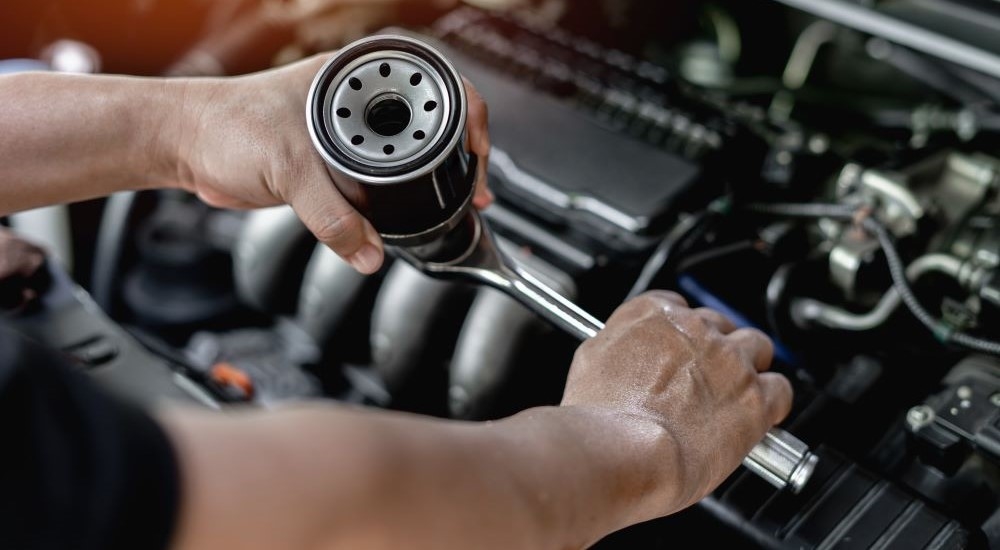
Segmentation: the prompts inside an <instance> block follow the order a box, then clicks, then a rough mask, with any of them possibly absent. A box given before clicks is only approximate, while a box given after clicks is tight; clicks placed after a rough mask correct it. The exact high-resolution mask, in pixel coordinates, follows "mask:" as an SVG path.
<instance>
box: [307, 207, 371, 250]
mask: <svg viewBox="0 0 1000 550" xmlns="http://www.w3.org/2000/svg"><path fill="white" fill-rule="evenodd" d="M362 228H363V226H362V224H361V215H360V214H358V213H357V212H355V211H353V210H349V211H347V212H340V213H334V214H333V215H331V216H330V217H329V218H327V219H326V220H324V221H322V222H320V223H319V224H317V225H316V227H315V229H314V230H313V233H314V234H315V236H316V238H317V239H319V240H320V241H321V242H323V243H325V244H327V245H329V246H331V247H333V248H334V249H338V248H341V247H344V246H346V245H347V244H348V243H350V242H351V241H352V240H356V238H357V236H358V235H360V234H361V232H362ZM337 251H338V252H340V250H337Z"/></svg>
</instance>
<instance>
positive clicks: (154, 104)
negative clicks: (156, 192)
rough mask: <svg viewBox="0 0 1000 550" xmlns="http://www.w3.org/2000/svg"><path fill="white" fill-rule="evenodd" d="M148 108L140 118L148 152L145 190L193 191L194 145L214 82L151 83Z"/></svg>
mask: <svg viewBox="0 0 1000 550" xmlns="http://www.w3.org/2000/svg"><path fill="white" fill-rule="evenodd" d="M152 83H153V84H152V89H151V90H149V94H150V96H149V97H148V101H145V103H146V104H147V106H148V108H145V109H143V112H142V113H141V114H140V115H139V116H140V117H141V120H142V124H140V127H141V128H142V130H141V131H142V132H143V135H142V136H139V138H138V139H137V142H140V143H143V147H144V149H145V151H146V152H147V162H148V167H147V172H146V177H145V178H144V179H142V181H143V182H144V188H146V189H184V190H187V191H193V190H194V184H195V179H196V177H195V174H196V172H197V171H196V169H195V167H194V165H195V163H194V161H195V158H194V154H195V152H196V151H195V148H194V147H193V145H194V143H195V142H196V140H197V134H198V131H199V127H200V126H201V124H202V122H203V119H204V117H205V114H206V109H208V108H209V107H210V105H211V97H212V94H213V90H214V89H215V87H216V86H218V83H217V81H215V80H213V79H188V78H165V79H156V80H153V81H152Z"/></svg>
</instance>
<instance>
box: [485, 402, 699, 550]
mask: <svg viewBox="0 0 1000 550" xmlns="http://www.w3.org/2000/svg"><path fill="white" fill-rule="evenodd" d="M504 422H505V423H508V426H509V428H510V432H511V433H513V434H514V436H513V437H512V438H511V440H512V441H511V443H512V444H513V446H515V447H517V446H518V445H521V446H527V445H528V444H529V443H530V442H537V441H544V442H545V443H544V444H543V445H542V450H540V451H539V452H538V456H537V457H536V458H535V459H534V460H535V461H536V462H538V463H539V464H540V465H539V467H538V470H539V471H538V472H536V474H537V475H539V476H540V477H541V478H542V481H540V482H539V485H540V486H541V487H545V486H548V485H553V484H557V483H558V484H560V485H561V486H562V487H566V488H571V490H568V491H567V493H568V494H567V497H568V501H567V502H564V503H562V506H563V509H562V510H557V511H553V510H552V509H551V508H554V507H558V506H560V503H558V502H544V503H542V504H543V505H544V506H546V507H547V508H545V509H542V510H538V511H536V512H535V515H536V516H537V517H539V518H543V519H544V520H545V521H547V522H549V523H550V524H551V523H560V524H561V525H562V526H563V529H562V531H565V532H567V533H569V534H570V536H571V537H572V536H576V537H582V538H583V539H584V540H573V541H572V544H574V545H590V544H593V543H595V542H596V541H597V540H598V538H600V537H602V536H604V535H606V534H608V533H610V532H613V531H617V530H619V529H622V528H624V527H627V526H629V525H633V524H635V523H639V522H642V521H646V520H649V519H653V518H656V517H660V516H663V515H666V514H668V513H672V512H674V511H677V510H679V509H680V508H681V507H682V503H683V502H684V500H683V499H684V495H683V494H682V491H681V490H680V489H681V484H680V483H679V482H680V481H681V480H682V479H683V472H682V471H681V468H682V462H681V460H680V452H679V448H678V446H677V443H676V440H675V439H674V437H673V435H672V434H670V432H669V431H668V430H666V429H665V428H664V427H663V425H662V424H661V423H658V422H656V421H654V420H653V419H652V418H651V417H649V416H646V415H639V414H632V413H628V412H622V411H618V410H614V409H611V408H608V407H601V406H591V405H574V406H562V407H541V408H536V409H530V410H528V411H524V412H522V413H520V414H518V415H515V416H514V417H511V418H510V419H508V420H506V421H504ZM501 424H503V423H501ZM538 432H542V433H538ZM512 454H513V453H512ZM552 459H554V460H552ZM529 504H530V503H529ZM553 515H555V516H557V518H556V519H553V518H552V516H553Z"/></svg>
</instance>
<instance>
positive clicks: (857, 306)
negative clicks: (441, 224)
mask: <svg viewBox="0 0 1000 550" xmlns="http://www.w3.org/2000/svg"><path fill="white" fill-rule="evenodd" d="M119 3H120V4H121V5H122V7H121V8H120V9H121V13H123V14H126V15H123V16H122V17H123V18H124V19H123V20H124V21H127V22H131V23H129V24H133V25H134V26H135V28H136V29H141V28H142V25H143V24H148V20H149V18H150V17H151V16H150V15H149V14H148V13H147V12H143V11H142V10H147V11H148V10H154V11H155V10H157V9H159V10H165V11H167V12H170V13H175V12H176V13H178V14H181V15H178V16H177V17H178V18H179V19H182V20H184V21H189V22H191V25H192V27H191V29H189V30H188V31H186V32H184V33H179V35H178V36H177V37H176V38H175V40H176V42H175V43H160V44H159V45H158V49H157V50H156V52H157V55H156V56H152V57H150V59H152V60H153V61H150V63H151V64H152V65H150V66H139V65H129V64H128V63H126V62H124V61H122V59H124V58H125V57H124V56H123V54H122V52H121V51H120V50H119V49H116V48H119V47H120V45H117V46H116V44H117V43H116V41H115V40H114V39H113V36H114V33H106V34H99V32H98V31H97V30H95V29H97V28H98V27H99V26H98V24H97V22H95V20H96V19H98V18H97V17H96V16H93V15H88V14H86V13H77V12H78V11H79V10H80V8H79V7H73V6H72V3H69V2H59V1H53V2H50V3H48V7H49V11H54V12H59V13H62V14H63V15H64V17H63V18H62V19H60V21H61V23H60V24H55V23H53V22H52V19H53V18H52V17H41V16H39V17H35V16H29V15H27V14H24V13H21V14H15V15H18V16H19V17H23V18H24V19H25V20H26V21H30V22H31V24H30V25H25V26H24V27H23V28H24V29H31V30H32V32H33V33H34V34H33V35H32V36H33V38H30V39H27V38H26V39H25V40H24V41H22V42H20V43H16V41H15V40H14V39H13V38H11V39H9V42H10V43H9V44H8V43H7V42H3V45H2V46H0V57H14V56H15V55H16V56H19V57H26V56H34V57H37V58H39V59H41V60H42V61H43V62H45V63H47V64H48V65H49V66H50V67H51V68H52V69H53V70H59V62H60V59H62V58H66V56H67V55H69V54H66V53H65V52H67V51H69V52H71V53H73V52H75V54H76V55H77V56H81V55H84V54H86V55H89V56H90V57H89V58H88V59H91V63H90V65H89V66H90V67H92V68H93V70H98V68H99V67H101V66H102V63H103V64H104V69H105V70H108V71H133V72H137V73H144V74H164V73H168V74H176V75H181V74H192V73H194V72H197V71H196V68H197V69H199V70H202V72H206V71H207V72H211V71H212V70H214V71H215V72H217V73H219V74H222V72H230V73H232V72H245V71H248V70H254V69H261V68H265V67H267V66H270V65H271V64H273V63H277V62H282V61H288V60H291V59H296V58H298V57H301V56H302V55H304V54H306V53H309V52H311V51H313V50H316V49H324V48H330V47H335V46H339V45H342V43H343V41H344V40H346V39H348V38H352V36H351V35H350V34H349V33H346V31H343V32H341V31H338V30H337V29H334V28H333V27H336V26H337V25H338V24H339V23H337V21H338V20H336V19H334V20H330V21H328V20H327V19H324V16H321V15H317V16H315V17H313V18H311V19H310V20H309V24H308V25H306V26H305V27H304V28H307V29H308V30H309V32H308V33H306V32H304V31H302V29H301V28H300V29H298V30H299V31H300V32H290V31H288V29H280V30H277V31H276V30H274V29H273V28H271V27H268V26H267V25H264V24H262V23H260V22H259V21H257V19H255V17H256V15H255V14H256V13H257V12H256V11H255V6H256V2H250V1H242V0H241V1H236V2H224V3H221V4H226V5H229V4H232V5H233V7H232V9H231V12H227V13H228V15H227V17H229V19H225V18H223V19H219V18H220V17H222V16H218V14H216V17H215V19H212V18H211V17H209V16H208V15H206V14H205V11H206V10H207V8H206V7H205V6H202V5H201V3H199V2H194V1H189V2H179V3H173V4H172V5H171V6H161V5H160V4H167V3H166V2H124V1H122V2H119ZM263 3H267V2H263ZM291 3H292V2H289V3H286V4H291ZM279 4H280V3H279ZM140 5H142V6H145V7H140ZM6 9H9V8H0V13H2V12H3V10H6ZM25 10H27V8H25ZM71 15H72V17H71ZM182 15H183V17H182ZM209 20H211V21H215V24H214V25H213V24H209V23H208V22H206V21H209ZM0 21H5V22H4V23H3V24H4V26H7V25H9V24H14V23H6V21H7V19H0ZM10 21H12V22H13V21H16V20H15V19H10ZM66 21H69V22H75V26H73V25H69V27H68V28H69V30H67V26H66V25H67V23H66ZM219 21H230V22H233V23H232V24H223V23H219ZM143 22H146V23H143ZM196 23H197V24H196ZM386 24H391V25H395V27H394V28H392V29H389V30H388V31H386V32H393V33H397V34H398V33H405V34H407V35H409V36H416V37H420V38H421V39H423V40H426V41H428V42H430V43H432V44H434V45H435V46H436V47H437V48H438V49H439V50H440V51H441V52H443V53H444V54H445V55H446V56H447V57H448V58H449V59H450V60H451V61H452V62H453V63H454V64H455V65H456V66H457V67H458V69H459V71H460V72H461V73H462V74H463V75H464V76H465V77H466V78H468V79H469V80H470V81H471V82H473V83H474V84H475V86H476V87H477V88H478V90H479V92H480V93H481V94H482V96H483V97H484V99H485V100H486V102H487V104H488V105H489V108H490V134H491V140H492V146H493V149H492V152H491V154H490V158H489V175H490V184H491V188H492V190H493V191H494V193H495V195H496V197H497V200H496V203H495V204H494V205H492V206H491V207H489V208H488V209H487V210H485V211H483V212H482V215H483V217H484V218H485V219H486V220H488V222H489V224H490V225H491V226H492V227H493V229H494V230H495V231H496V233H497V235H498V245H499V247H500V248H501V249H502V250H503V251H504V252H505V253H506V254H507V255H509V256H510V257H512V258H514V259H516V260H517V261H518V262H519V263H520V264H522V265H523V266H524V267H525V269H526V270H528V271H530V272H531V273H532V275H533V276H535V277H537V278H539V279H540V280H542V281H544V282H545V283H547V284H548V285H549V286H551V287H552V288H554V289H556V290H558V291H559V292H560V293H561V294H562V295H564V296H566V297H568V298H570V299H572V300H574V301H575V302H576V303H578V304H580V305H581V306H582V307H584V308H585V309H586V310H588V311H590V312H592V313H593V314H594V315H595V316H597V317H599V318H606V317H607V316H609V315H610V313H611V312H612V311H613V310H614V309H615V308H616V307H617V306H618V305H620V304H621V303H622V302H623V301H625V300H627V299H629V298H631V297H635V296H636V295H638V294H641V293H642V292H644V291H646V290H651V289H670V290H674V291H677V292H679V293H681V294H683V295H684V296H685V297H686V298H687V299H688V300H689V302H691V303H692V304H698V305H702V306H707V307H711V308H713V309H716V310H718V311H720V312H722V313H723V314H725V315H726V316H727V317H729V318H730V319H732V320H733V321H734V322H735V323H736V324H737V325H738V326H743V327H756V328H758V329H760V330H762V331H764V332H765V333H767V334H768V335H769V336H770V337H771V338H772V339H773V341H774V343H775V364H774V366H773V369H774V370H776V371H778V372H781V373H783V374H785V375H786V376H787V377H788V378H789V379H790V380H791V381H792V383H793V386H794V388H795V406H794V410H793V412H792V414H791V416H790V417H789V418H788V420H787V421H786V422H785V423H784V424H783V426H782V427H783V428H784V429H787V430H788V431H790V432H791V433H793V434H795V436H796V437H798V438H799V439H801V440H803V441H804V442H806V443H808V445H809V446H810V448H811V449H812V451H813V452H814V453H816V455H817V456H818V457H819V461H818V463H817V467H816V471H815V473H814V475H813V476H812V479H811V480H810V481H809V482H808V484H807V485H806V486H805V488H804V489H803V490H802V491H801V492H800V493H799V494H793V493H792V492H790V491H779V490H777V489H775V488H773V487H771V486H770V485H768V484H767V483H765V482H764V481H763V480H761V479H760V478H758V477H756V476H754V475H753V474H752V473H751V472H749V471H747V470H745V469H741V470H739V471H737V472H736V473H735V474H734V475H733V476H731V478H730V479H728V480H727V481H726V482H725V483H724V484H723V485H722V486H721V487H720V488H719V489H718V490H716V491H715V492H714V493H713V495H712V496H710V497H708V498H706V499H705V500H703V501H702V502H700V503H699V504H698V505H696V506H694V507H692V508H691V509H689V510H686V511H684V512H681V513H679V514H675V515H673V516H670V517H667V518H663V519H660V520H656V521H653V522H649V523H646V524H642V525H639V526H636V527H633V528H629V529H626V530H624V531H622V532H619V533H616V534H614V535H611V536H610V537H608V538H607V539H605V540H604V541H602V542H600V543H599V544H598V546H597V547H598V548H660V547H665V546H667V545H674V546H675V545H676V541H678V540H697V541H699V546H705V547H736V548H756V547H760V548H774V549H778V548H905V549H910V548H942V549H943V548H992V547H1000V331H997V330H996V327H997V326H998V322H1000V196H998V190H1000V147H998V145H1000V139H998V138H1000V41H998V38H997V37H1000V5H998V4H997V3H996V2H995V1H993V0H777V1H771V0H756V1H753V2H743V1H739V0H715V1H701V0H692V1H688V2H654V1H644V0H630V1H616V2H611V1H595V2H575V3H574V2H562V1H558V0H539V1H536V2H483V1H479V2H470V3H468V4H462V5H456V6H449V7H447V8H436V9H434V10H431V9H430V8H429V7H428V8H427V9H415V8H412V7H410V8H409V9H403V10H400V11H399V12H398V13H397V12H396V11H393V12H392V13H391V14H386V13H380V15H379V17H373V18H372V20H371V21H370V22H369V23H368V26H367V27H366V28H365V32H369V31H371V32H374V31H376V30H378V29H380V28H382V27H383V26H385V25H386ZM337 28H339V27H337ZM232 29H243V31H245V33H244V34H242V35H241V34H240V33H234V32H233V31H232ZM243 31H241V32H243ZM25 32H26V31H25ZM234 35H236V38H233V36H234ZM244 35H245V36H244ZM305 36H308V37H310V38H306V37H305ZM247 37H249V38H247ZM317 37H320V38H317ZM66 38H70V39H72V40H73V41H74V42H70V43H67V42H66V40H64V39H66ZM56 39H59V40H56ZM19 44H22V45H20V46H19ZM23 44H27V46H23ZM220 44H222V45H224V46H225V47H222V46H220ZM39 45H42V46H46V47H47V48H46V49H39ZM56 46H58V47H56ZM18 47H21V48H22V49H21V50H18V49H17V48H18ZM31 48H34V49H31ZM206 51H212V52H215V57H214V58H213V59H214V60H215V62H216V63H215V64H214V65H212V64H211V63H209V64H207V65H206V64H205V63H201V64H198V63H196V62H195V61H197V60H198V59H201V58H202V57H204V55H203V54H204V53H205V52H206ZM38 52H47V53H44V54H42V53H38ZM53 52H54V53H53ZM60 52H62V58H60ZM199 52H200V53H199ZM36 53H37V55H35V54H36ZM196 54H197V55H196ZM199 55H201V56H202V57H199ZM161 58H162V59H161ZM156 60H160V61H156ZM177 60H180V61H177ZM155 63H159V64H158V65H155ZM206 66H209V67H210V69H211V70H209V69H205V67H206ZM0 67H2V65H0ZM50 214H51V215H52V216H55V218H53V219H63V220H64V221H63V223H67V224H69V227H70V228H71V229H72V231H70V236H69V238H68V241H67V238H66V235H64V234H62V233H60V232H59V231H55V232H52V231H48V233H46V231H47V230H46V227H50V228H51V223H50V224H49V225H48V226H44V227H41V228H38V224H37V220H35V223H31V222H32V220H31V219H28V218H26V217H25V215H18V216H13V217H11V218H10V219H9V220H7V222H6V223H7V224H8V225H10V226H11V227H13V228H15V229H20V230H22V231H23V232H25V233H29V234H30V233H31V228H35V230H36V231H38V232H39V233H40V234H49V237H50V238H52V239H55V240H56V241H59V239H60V238H62V240H63V241H67V242H64V243H63V244H62V245H58V242H57V245H55V246H50V249H51V250H64V249H65V250H68V249H71V250H72V261H67V259H66V258H60V260H61V261H59V262H56V261H52V262H50V271H51V274H52V282H51V284H50V288H49V290H48V291H47V293H46V294H45V295H44V296H43V297H42V301H41V304H40V305H39V306H38V307H36V308H32V309H31V310H28V311H21V312H18V313H16V314H11V320H12V322H13V323H14V324H15V325H17V326H20V327H21V328H22V329H23V330H26V331H29V332H31V333H32V334H35V335H36V336H37V337H38V338H40V339H42V340H45V341H47V342H49V343H50V344H51V345H53V346H57V347H59V348H60V349H63V350H64V351H66V352H67V353H68V354H70V355H72V356H74V357H76V358H77V360H78V363H79V364H80V365H81V368H84V369H86V370H87V371H88V372H91V373H92V374H93V375H94V376H95V377H96V378H97V379H99V380H102V381H104V382H106V383H107V384H108V385H109V386H111V387H113V388H115V389H116V390H118V391H120V392H122V393H125V394H128V395H130V396H132V397H133V398H135V399H140V400H146V401H148V400H158V399H161V398H164V397H166V398H171V399H178V400H184V401H190V402H192V403H200V404H201V405H203V406H209V407H214V408H218V407H225V406H227V405H228V404H230V403H237V404H238V403H243V404H247V403H249V404H252V405H254V406H260V407H269V406H273V405H275V404H279V403H287V402H293V401H297V400H305V399H315V398H322V399H332V400H337V401H341V402H345V403H352V404H363V405H367V406H373V407H384V408H391V409H395V410H403V411H411V412H417V413H422V414H429V415H434V416H440V417H447V418H458V419H467V420H489V419H495V418H500V417H503V416H507V415H509V414H512V413H514V412H517V411H519V410H522V409H525V408H528V407H531V406H537V405H544V404H555V403H558V401H559V399H560V396H561V391H562V385H563V383H564V381H565V377H566V373H567V371H568V368H569V364H570V362H571V359H572V356H573V352H574V350H575V348H576V346H577V345H578V342H577V341H575V340H574V339H573V338H571V337H570V336H568V335H566V334H563V333H561V332H560V331H558V330H556V329H554V328H553V327H551V326H550V325H549V324H547V323H546V322H545V321H543V320H542V319H540V318H539V317H538V316H537V315H536V314H534V313H533V312H532V311H530V310H529V309H526V308H525V307H524V306H522V305H521V304H519V303H517V302H516V301H514V300H513V299H511V298H510V297H508V296H506V295H504V294H502V293H500V292H498V291H496V290H492V289H487V288H480V287H475V286H472V285H468V284H463V283H461V282H455V281H442V280H438V279H433V278H430V277H427V276H426V275H424V274H423V273H421V272H419V271H417V270H416V269H414V268H413V267H412V266H410V265H409V264H407V263H406V262H403V261H398V260H397V261H391V260H390V261H389V262H387V265H386V267H384V268H383V270H382V271H381V272H380V273H378V274H377V275H375V276H372V277H362V276H360V275H358V274H357V273H356V272H354V271H353V270H352V269H351V268H350V267H349V266H348V265H347V264H346V263H344V262H343V261H342V260H340V259H339V258H338V257H337V256H336V255H335V254H334V253H333V252H332V251H330V250H328V249H326V248H325V247H323V246H318V245H317V243H316V241H315V239H314V238H313V237H312V236H311V235H310V234H309V233H308V231H307V230H306V229H305V228H304V226H303V225H302V224H301V223H300V222H299V221H298V219H297V218H296V217H295V215H294V213H293V212H292V211H291V210H290V209H288V208H284V207H281V208H271V209H265V210H260V211H254V212H236V211H226V210H219V209H214V208H211V207H209V206H206V205H204V204H202V203H200V202H199V201H198V200H197V199H196V198H194V197H191V196H188V195H186V194H183V193H175V192H138V193H128V194H122V195H116V196H113V197H110V198H109V199H107V200H106V201H94V202H90V203H84V204H80V205H73V206H71V207H70V208H68V209H65V211H62V212H55V213H50ZM61 217H62V218H61ZM36 218H37V215H36ZM53 223H54V222H53ZM57 225H58V224H57ZM63 233H65V232H63ZM64 268H65V269H64Z"/></svg>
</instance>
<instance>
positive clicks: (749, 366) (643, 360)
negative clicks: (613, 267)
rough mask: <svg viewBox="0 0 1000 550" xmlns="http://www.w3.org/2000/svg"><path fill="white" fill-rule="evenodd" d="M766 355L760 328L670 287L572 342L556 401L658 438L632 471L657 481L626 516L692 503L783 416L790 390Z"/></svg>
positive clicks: (648, 514)
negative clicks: (740, 324) (691, 301)
mask: <svg viewBox="0 0 1000 550" xmlns="http://www.w3.org/2000/svg"><path fill="white" fill-rule="evenodd" d="M772 354H773V347H772V345H771V342H770V341H769V340H768V339H767V337H766V336H764V334H762V333H761V332H759V331H757V330H752V329H740V330H736V329H735V327H734V326H733V324H732V322H731V321H729V320H728V319H727V318H726V317H725V316H723V315H722V314H720V313H718V312H715V311H712V310H710V309H705V308H701V309H689V308H688V306H687V304H686V302H685V301H684V299H683V298H681V297H680V296H678V295H677V294H674V293H671V292H652V293H648V294H645V295H643V296H640V297H639V298H637V299H635V300H633V301H630V302H628V303H626V304H625V305H623V306H622V307H620V308H619V309H618V310H617V311H616V312H615V313H614V314H613V315H612V316H611V319H610V320H609V321H608V324H607V327H606V328H605V329H604V330H603V331H601V332H600V334H598V335H597V336H596V337H595V338H592V339H591V340H589V341H587V342H585V343H584V344H583V345H582V346H580V348H579V350H578V351H577V354H576V357H575V358H574V360H573V365H572V367H571V370H570V373H569V379H568V381H567V385H566V391H565V394H564V396H563V403H562V404H563V405H567V406H588V407H598V408H602V409H607V410H617V411H619V412H621V413H624V414H623V415H622V418H623V421H624V422H628V423H629V424H630V426H629V428H630V429H629V430H622V431H623V432H625V431H632V432H636V431H638V432H640V433H655V434H658V435H657V439H658V440H659V441H660V442H662V444H661V445H658V446H653V447H652V448H653V451H652V453H653V454H658V455H659V456H648V457H645V459H644V460H643V461H642V463H644V464H647V465H648V467H649V468H650V469H651V471H647V472H637V473H635V475H643V476H644V477H645V478H647V479H651V480H653V482H654V483H657V484H659V485H658V487H656V488H655V490H653V491H650V493H649V497H651V498H646V499H645V501H646V502H643V503H640V506H639V507H640V510H638V511H637V512H636V513H637V514H638V517H636V518H633V519H635V521H642V520H647V519H652V518H654V517H659V516H662V515H666V514H668V513H672V512H674V511H677V510H680V509H682V508H684V507H686V506H689V505H691V504H694V503H695V502H697V501H698V500H701V499H702V498H703V497H704V496H706V495H708V494H709V493H710V492H711V491H712V490H713V489H715V487H717V486H718V485H719V484H720V483H721V482H722V481H723V480H724V479H725V478H726V477H727V476H728V475H729V474H730V473H732V472H733V471H734V470H735V469H736V468H737V466H739V464H740V462H741V461H742V460H743V458H744V457H745V456H746V455H747V454H748V453H749V451H750V449H751V448H752V447H753V446H754V444H756V443H757V442H758V441H760V440H761V439H762V438H763V436H764V433H765V432H766V431H767V430H768V429H769V428H771V427H772V426H773V425H775V424H777V423H778V422H780V421H781V420H782V419H784V418H785V416H787V414H788V412H789V410H790V408H791V403H792V388H791V385H790V384H789V382H788V380H787V379H786V378H785V377H783V376H781V375H780V374H776V373H769V372H765V371H766V370H767V369H768V367H769V365H770V364H771V358H772ZM635 424H639V425H640V426H642V425H645V426H648V427H649V429H648V430H643V429H641V428H640V429H636V427H635ZM636 448H641V449H645V448H648V447H645V446H642V445H637V446H636Z"/></svg>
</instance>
